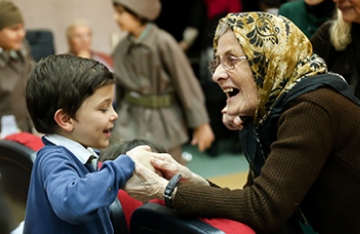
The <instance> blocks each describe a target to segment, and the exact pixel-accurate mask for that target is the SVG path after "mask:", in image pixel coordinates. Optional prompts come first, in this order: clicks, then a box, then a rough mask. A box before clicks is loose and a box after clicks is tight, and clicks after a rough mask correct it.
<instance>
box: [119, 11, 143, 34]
mask: <svg viewBox="0 0 360 234" xmlns="http://www.w3.org/2000/svg"><path fill="white" fill-rule="evenodd" d="M114 9H115V14H114V19H115V22H116V23H117V24H118V25H119V27H120V28H121V29H122V30H123V31H125V32H130V33H131V34H134V33H136V32H137V31H138V30H139V28H141V27H142V25H141V22H140V20H139V19H138V18H136V17H135V16H134V15H132V14H130V13H129V12H127V11H126V9H125V8H124V7H123V6H121V5H116V6H114Z"/></svg>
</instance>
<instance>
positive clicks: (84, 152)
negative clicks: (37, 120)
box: [44, 134, 99, 164]
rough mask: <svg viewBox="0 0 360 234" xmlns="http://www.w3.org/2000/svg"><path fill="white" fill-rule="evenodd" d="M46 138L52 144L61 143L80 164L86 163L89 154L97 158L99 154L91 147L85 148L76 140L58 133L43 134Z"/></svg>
mask: <svg viewBox="0 0 360 234" xmlns="http://www.w3.org/2000/svg"><path fill="white" fill-rule="evenodd" d="M44 137H45V138H46V140H48V141H50V142H51V143H53V144H54V145H61V146H64V147H66V148H67V149H68V150H69V151H70V152H71V153H73V154H74V155H75V156H76V158H77V159H79V161H80V162H81V163H82V164H86V163H87V162H88V160H89V158H90V157H91V156H93V157H96V159H97V160H98V159H99V156H98V155H97V154H96V153H95V151H94V149H92V148H91V147H88V148H85V147H84V146H82V145H81V144H79V143H78V142H76V141H73V140H70V139H69V138H66V137H63V136H61V135H59V134H49V135H45V136H44Z"/></svg>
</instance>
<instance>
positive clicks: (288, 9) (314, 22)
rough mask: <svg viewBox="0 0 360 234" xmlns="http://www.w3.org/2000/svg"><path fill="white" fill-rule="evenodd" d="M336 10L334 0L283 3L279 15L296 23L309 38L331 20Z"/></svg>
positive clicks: (298, 0)
mask: <svg viewBox="0 0 360 234" xmlns="http://www.w3.org/2000/svg"><path fill="white" fill-rule="evenodd" d="M334 10H335V4H334V2H333V1H332V0H296V1H289V2H286V3H283V4H282V5H281V6H280V8H279V14H280V15H283V16H285V17H287V18H288V19H289V20H291V21H292V22H294V24H296V26H298V27H299V28H300V29H301V31H303V33H305V35H306V36H307V37H308V38H311V36H312V35H313V34H314V33H315V32H316V30H317V29H318V28H319V27H320V26H321V25H322V24H323V23H325V21H327V20H328V19H330V18H331V17H332V16H333V14H334Z"/></svg>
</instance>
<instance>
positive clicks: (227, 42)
mask: <svg viewBox="0 0 360 234" xmlns="http://www.w3.org/2000/svg"><path fill="white" fill-rule="evenodd" d="M244 55H245V54H244V51H243V50H242V48H241V46H240V43H239V41H238V40H237V39H236V37H235V35H234V33H233V32H232V31H231V30H228V31H226V32H225V33H224V34H223V35H222V36H221V37H220V39H219V43H218V47H217V51H216V57H217V58H218V59H219V60H220V61H224V58H225V57H226V56H233V57H234V58H235V57H241V56H244ZM233 64H234V69H231V70H229V69H228V70H225V69H224V67H223V65H221V63H220V65H218V66H217V68H216V69H215V72H214V74H213V81H214V82H216V83H217V84H218V85H219V86H220V87H221V89H222V90H223V91H224V93H225V94H226V96H227V105H226V107H227V114H228V115H230V116H254V114H255V111H256V108H257V105H258V102H259V100H258V91H257V87H256V83H255V80H254V76H253V74H252V71H251V68H250V65H249V62H248V61H247V60H237V61H233Z"/></svg>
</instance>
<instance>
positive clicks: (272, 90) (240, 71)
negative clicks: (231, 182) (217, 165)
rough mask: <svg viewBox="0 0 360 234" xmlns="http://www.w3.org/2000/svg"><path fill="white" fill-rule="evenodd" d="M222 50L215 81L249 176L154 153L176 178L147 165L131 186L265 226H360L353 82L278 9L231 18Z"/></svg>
mask: <svg viewBox="0 0 360 234" xmlns="http://www.w3.org/2000/svg"><path fill="white" fill-rule="evenodd" d="M214 54H215V60H214V61H213V62H212V63H211V71H212V72H213V80H214V81H215V82H216V83H217V84H218V85H219V86H220V87H221V88H222V90H223V91H224V92H225V93H226V95H227V105H226V108H225V109H224V119H223V120H224V122H225V123H226V124H227V125H228V126H229V127H230V128H233V129H241V130H240V135H241V136H240V140H241V145H242V147H243V150H244V153H245V156H246V158H247V159H248V161H249V164H250V172H249V176H248V182H247V183H246V185H245V186H244V188H243V189H235V190H230V189H228V188H219V187H217V186H216V185H214V184H212V183H211V182H209V181H207V180H205V179H204V178H202V177H201V176H199V175H197V174H195V173H193V172H191V171H190V170H189V169H188V168H186V167H183V166H181V165H179V164H177V163H176V162H174V161H173V160H172V159H171V157H169V156H168V155H166V154H162V155H161V154H156V153H149V154H151V155H152V156H153V157H152V159H151V161H152V163H153V165H154V167H155V168H157V169H158V170H161V171H162V172H163V174H164V177H165V178H166V179H164V178H162V177H159V176H157V175H156V174H155V173H153V172H152V171H150V170H148V169H147V168H145V167H144V166H142V165H141V164H139V163H137V166H136V168H137V169H136V173H137V174H136V175H135V176H134V177H133V178H132V179H131V180H130V182H128V184H127V185H126V188H125V189H126V190H127V191H128V192H129V193H130V194H131V195H132V196H135V197H139V198H142V199H145V198H144V197H141V194H147V195H148V198H150V197H159V198H163V199H164V200H165V203H167V205H169V206H172V207H174V208H175V209H176V210H177V212H179V213H180V214H184V215H191V216H197V217H223V218H229V219H233V220H237V221H240V222H243V223H245V224H247V225H249V226H250V227H252V228H253V229H254V230H255V231H256V233H279V232H282V233H301V231H302V230H301V227H300V222H302V221H304V222H305V221H306V220H307V221H308V222H309V223H310V224H311V226H312V227H313V229H314V230H315V231H317V232H319V233H360V220H359V214H360V213H359V212H360V211H359V210H360V202H359V197H360V153H359V152H360V144H359V142H360V131H359V130H357V129H358V126H359V125H360V106H359V101H358V100H357V99H356V98H355V97H354V96H353V94H352V92H351V90H350V88H349V86H348V84H347V83H346V82H345V80H344V79H343V78H342V77H341V76H339V75H336V74H332V73H327V68H326V65H325V63H324V62H323V60H322V59H321V58H320V57H318V56H317V55H316V54H314V53H313V52H312V46H311V43H310V42H309V40H308V38H307V37H306V36H305V35H304V34H303V33H302V32H301V31H300V30H299V29H298V28H297V27H296V26H295V25H294V24H293V23H292V22H290V21H289V20H288V19H286V18H284V17H282V16H276V15H273V14H270V13H264V12H248V13H232V14H229V15H227V16H226V17H224V18H222V19H221V20H220V22H219V24H218V27H217V29H216V33H215V38H214ZM177 173H180V174H181V179H180V181H179V183H176V182H177V181H178V180H179V177H180V176H179V175H178V174H177ZM174 175H175V176H174ZM167 179H170V183H168V180H167ZM144 181H145V182H144ZM136 183H144V187H142V188H139V186H137V187H135V185H136ZM174 184H177V186H176V187H175V186H174ZM137 185H139V184H137ZM145 185H146V186H145ZM166 186H167V188H166ZM165 188H166V189H165ZM163 194H164V196H163ZM148 198H147V199H148Z"/></svg>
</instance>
